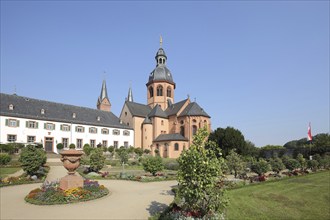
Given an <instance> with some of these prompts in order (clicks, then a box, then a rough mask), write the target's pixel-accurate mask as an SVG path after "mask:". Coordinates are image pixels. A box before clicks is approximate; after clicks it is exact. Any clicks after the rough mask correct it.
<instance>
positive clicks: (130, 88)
mask: <svg viewBox="0 0 330 220" xmlns="http://www.w3.org/2000/svg"><path fill="white" fill-rule="evenodd" d="M127 101H129V102H133V92H132V86H131V84H130V85H129V89H128V96H127Z"/></svg>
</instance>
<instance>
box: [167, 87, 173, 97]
mask: <svg viewBox="0 0 330 220" xmlns="http://www.w3.org/2000/svg"><path fill="white" fill-rule="evenodd" d="M167 97H172V90H171V87H167Z"/></svg>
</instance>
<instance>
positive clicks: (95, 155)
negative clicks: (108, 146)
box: [89, 148, 105, 172]
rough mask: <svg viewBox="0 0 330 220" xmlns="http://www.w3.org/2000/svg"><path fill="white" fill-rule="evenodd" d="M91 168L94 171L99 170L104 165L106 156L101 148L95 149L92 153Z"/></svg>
mask: <svg viewBox="0 0 330 220" xmlns="http://www.w3.org/2000/svg"><path fill="white" fill-rule="evenodd" d="M89 162H90V168H91V170H93V171H94V172H99V171H100V170H101V169H102V168H103V167H104V162H105V156H103V151H102V149H101V148H97V149H94V150H93V151H92V152H91V154H90V159H89Z"/></svg>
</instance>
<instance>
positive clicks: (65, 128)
mask: <svg viewBox="0 0 330 220" xmlns="http://www.w3.org/2000/svg"><path fill="white" fill-rule="evenodd" d="M70 130H71V127H70V125H65V124H63V125H61V131H70Z"/></svg>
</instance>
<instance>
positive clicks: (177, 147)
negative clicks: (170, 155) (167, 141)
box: [174, 143, 179, 151]
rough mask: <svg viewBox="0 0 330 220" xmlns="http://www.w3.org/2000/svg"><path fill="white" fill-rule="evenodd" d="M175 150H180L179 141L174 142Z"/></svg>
mask: <svg viewBox="0 0 330 220" xmlns="http://www.w3.org/2000/svg"><path fill="white" fill-rule="evenodd" d="M174 150H175V151H178V150H179V144H178V143H175V144H174Z"/></svg>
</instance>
